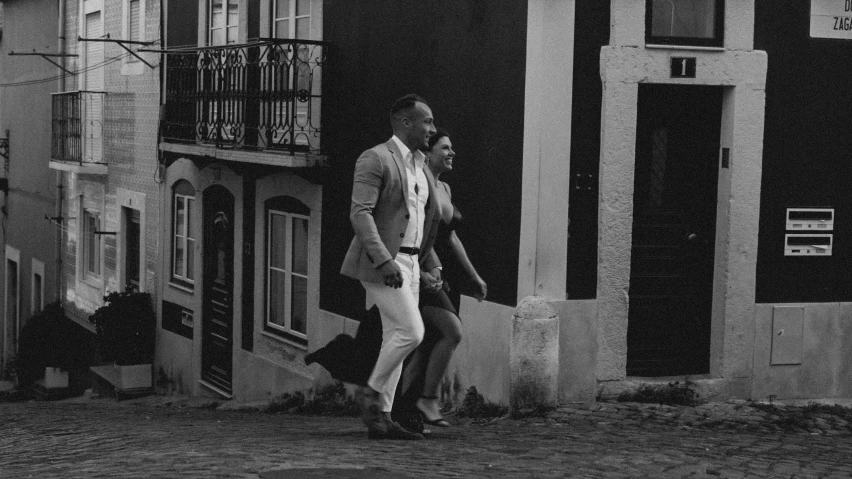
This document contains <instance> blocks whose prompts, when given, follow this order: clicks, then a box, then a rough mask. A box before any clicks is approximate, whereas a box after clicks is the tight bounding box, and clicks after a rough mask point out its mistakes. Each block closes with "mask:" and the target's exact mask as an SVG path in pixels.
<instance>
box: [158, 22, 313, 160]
mask: <svg viewBox="0 0 852 479" xmlns="http://www.w3.org/2000/svg"><path fill="white" fill-rule="evenodd" d="M326 48H327V44H326V43H324V42H317V41H309V40H282V39H263V40H261V41H259V42H258V43H254V44H249V45H237V46H234V45H229V46H221V47H207V48H200V49H197V50H194V51H191V52H186V53H184V52H169V53H168V54H167V55H166V81H165V107H164V110H163V116H162V120H161V123H160V131H161V135H162V139H163V141H164V142H166V143H184V144H201V145H210V146H215V147H216V148H218V149H235V150H250V151H263V152H266V153H284V154H286V153H289V154H290V155H293V154H295V153H297V152H303V153H306V154H312V155H317V154H321V144H320V132H321V125H320V121H319V120H320V100H321V92H320V83H321V81H320V74H321V69H322V67H323V66H324V65H325V59H326Z"/></svg>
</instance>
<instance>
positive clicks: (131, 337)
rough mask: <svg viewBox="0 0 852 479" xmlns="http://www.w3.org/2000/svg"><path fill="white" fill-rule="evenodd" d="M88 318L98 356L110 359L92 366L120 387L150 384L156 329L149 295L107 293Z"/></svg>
mask: <svg viewBox="0 0 852 479" xmlns="http://www.w3.org/2000/svg"><path fill="white" fill-rule="evenodd" d="M89 321H90V322H91V323H92V324H94V325H95V330H96V335H95V342H96V344H97V348H98V351H99V352H100V354H101V359H103V360H104V361H107V362H111V363H112V365H110V366H108V367H104V366H99V367H93V368H92V371H94V372H95V373H96V374H98V375H99V376H101V377H103V378H104V379H106V380H107V381H109V382H110V383H111V384H112V385H113V386H115V387H117V388H118V389H121V390H127V389H140V388H150V387H151V385H152V383H151V376H152V372H151V371H152V364H153V362H154V340H155V336H156V329H157V316H156V313H155V312H154V308H153V306H152V304H151V295H150V294H148V293H140V292H134V291H125V292H113V293H110V294H108V295H107V296H106V297H104V305H103V306H102V307H100V308H98V309H97V310H96V311H95V312H94V314H92V315H91V316H89Z"/></svg>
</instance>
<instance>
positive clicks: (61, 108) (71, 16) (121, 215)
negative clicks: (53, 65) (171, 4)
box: [50, 0, 163, 331]
mask: <svg viewBox="0 0 852 479" xmlns="http://www.w3.org/2000/svg"><path fill="white" fill-rule="evenodd" d="M60 6H61V7H60V11H61V12H62V18H63V20H64V21H63V22H62V23H61V25H60V28H61V31H60V33H59V36H60V38H63V39H65V40H64V42H62V43H61V44H60V45H61V46H62V52H63V53H64V54H65V55H66V56H65V57H63V58H62V59H61V60H62V65H63V67H64V68H65V69H66V70H67V71H68V72H69V74H68V75H66V77H65V78H66V80H65V82H64V83H63V84H62V85H61V89H60V91H59V92H56V93H54V94H53V95H52V107H53V108H52V111H53V124H52V136H53V138H52V152H51V160H50V168H51V169H53V170H55V171H56V172H57V174H58V175H59V178H60V179H59V185H58V187H57V188H58V189H59V191H60V193H59V194H58V195H57V198H58V201H59V202H60V211H61V215H60V216H59V218H57V220H58V222H59V223H60V224H61V226H62V254H61V269H60V271H59V274H60V275H61V280H62V290H61V296H62V300H63V305H64V306H65V310H66V313H67V314H68V315H69V317H71V318H72V319H74V320H76V321H77V322H78V323H79V324H80V325H81V326H83V327H86V328H88V329H90V330H92V331H93V330H94V329H93V328H94V327H93V326H92V325H91V324H90V323H89V321H88V317H89V315H91V314H92V313H93V312H94V311H95V310H96V309H97V308H99V307H100V306H102V305H103V301H104V296H105V295H107V294H108V293H110V292H113V291H125V290H128V289H130V290H134V291H142V292H149V293H152V294H153V295H154V296H156V284H157V277H156V274H157V273H156V271H157V267H156V265H157V264H159V262H160V260H161V259H160V258H159V253H160V248H159V245H158V241H159V238H160V235H159V230H160V220H159V213H160V211H159V206H160V205H159V191H160V190H159V185H158V183H160V182H161V181H162V174H163V173H162V169H161V168H160V163H159V156H158V152H157V148H156V144H157V131H158V130H157V128H158V119H159V92H160V73H159V68H160V67H159V64H158V63H159V59H158V57H157V55H155V54H150V53H145V52H140V51H139V50H140V49H142V48H144V47H156V45H158V44H159V43H160V7H159V2H155V1H152V0H79V1H63V2H60Z"/></svg>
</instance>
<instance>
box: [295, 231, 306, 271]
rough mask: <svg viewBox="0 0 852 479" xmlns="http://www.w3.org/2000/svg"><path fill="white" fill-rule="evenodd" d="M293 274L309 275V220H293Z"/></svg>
mask: <svg viewBox="0 0 852 479" xmlns="http://www.w3.org/2000/svg"><path fill="white" fill-rule="evenodd" d="M293 272H294V273H298V274H303V275H307V274H308V220H306V219H304V218H293Z"/></svg>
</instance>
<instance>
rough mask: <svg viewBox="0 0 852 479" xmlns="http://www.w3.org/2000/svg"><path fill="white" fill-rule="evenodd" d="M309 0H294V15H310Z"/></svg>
mask: <svg viewBox="0 0 852 479" xmlns="http://www.w3.org/2000/svg"><path fill="white" fill-rule="evenodd" d="M310 14H311V0H296V15H300V16H301V15H310Z"/></svg>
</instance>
